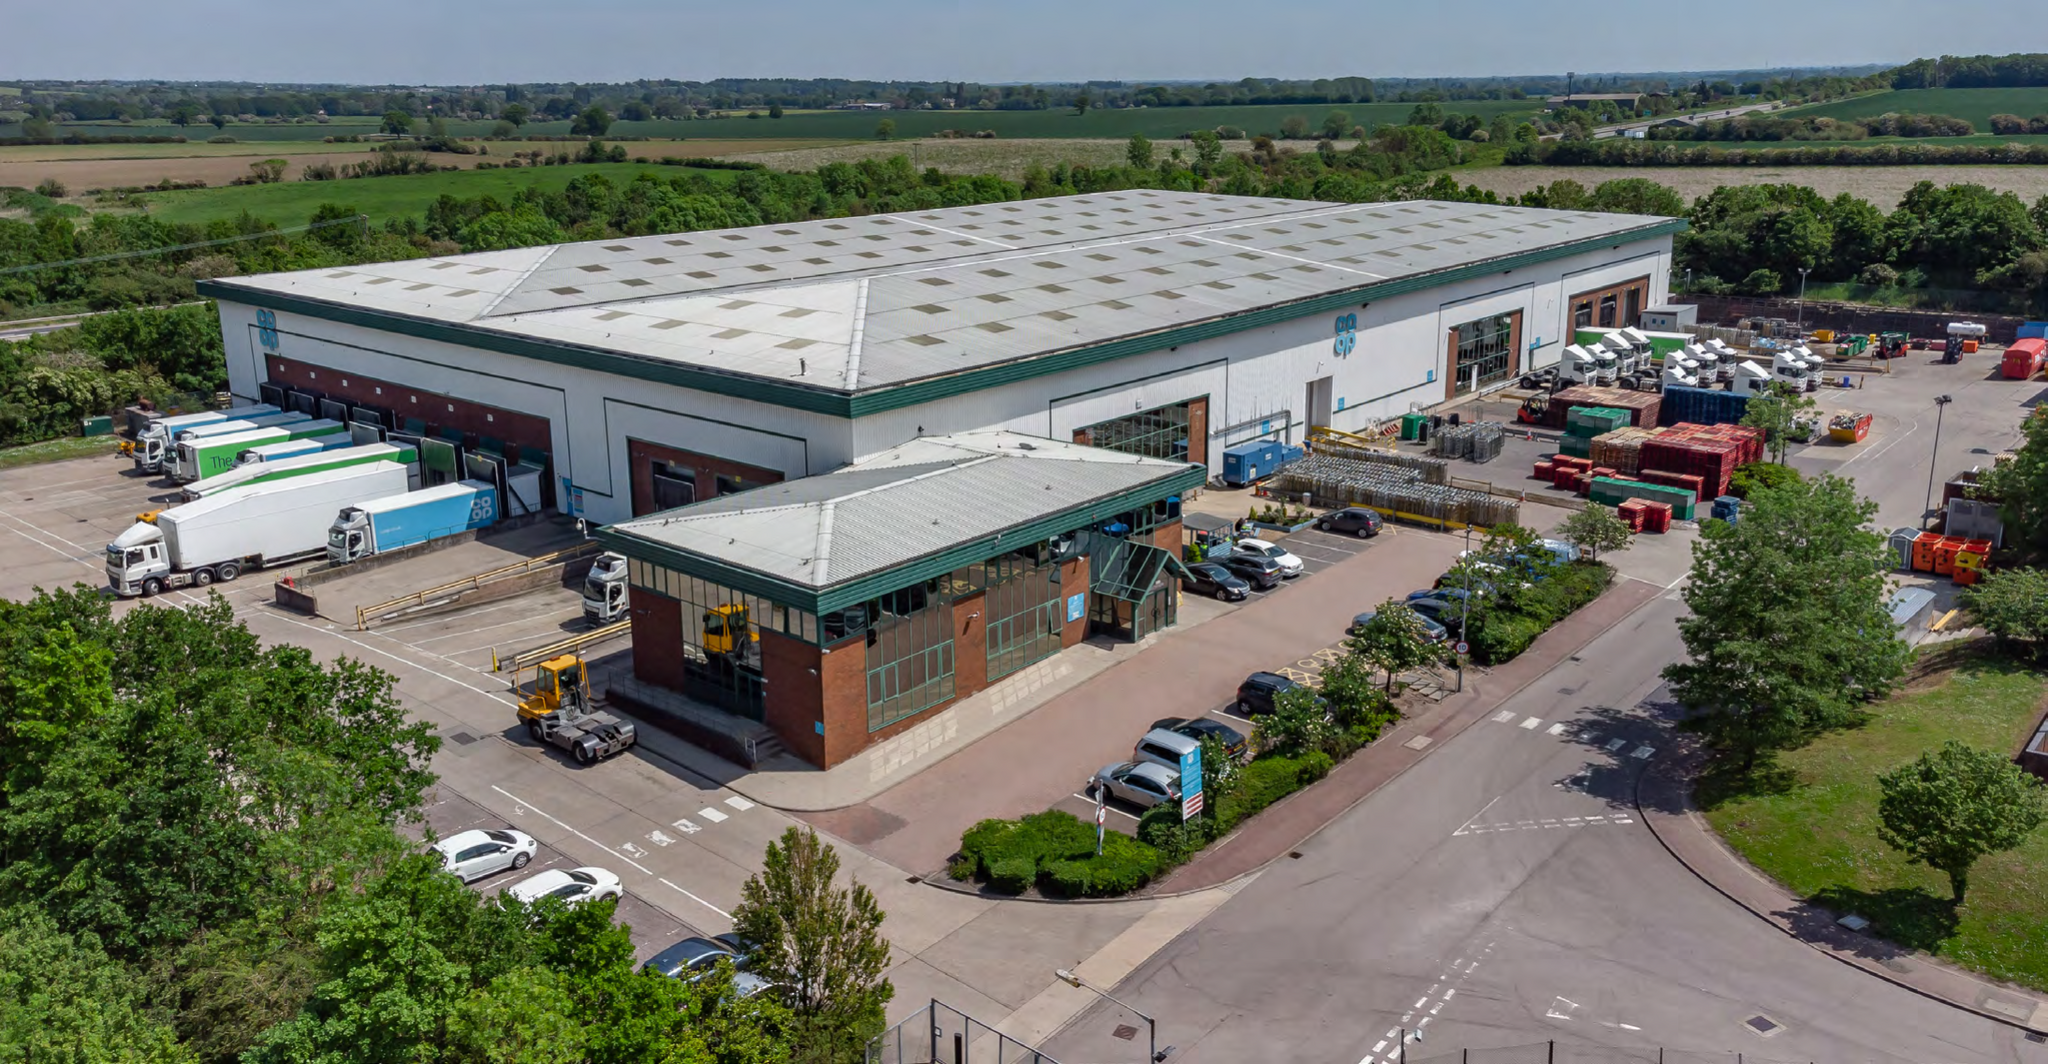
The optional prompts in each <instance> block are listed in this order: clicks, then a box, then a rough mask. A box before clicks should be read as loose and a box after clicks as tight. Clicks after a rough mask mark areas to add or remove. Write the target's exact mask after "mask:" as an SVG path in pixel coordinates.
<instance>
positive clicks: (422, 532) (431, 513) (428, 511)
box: [327, 480, 500, 565]
mask: <svg viewBox="0 0 2048 1064" xmlns="http://www.w3.org/2000/svg"><path fill="white" fill-rule="evenodd" d="M499 512H500V511H499V507H498V488H497V486H496V485H494V484H487V483H485V482H483V481H481V480H464V481H458V482H456V483H454V484H441V485H438V486H436V487H431V488H426V489H423V490H420V491H412V492H401V493H399V494H396V495H390V496H386V497H384V498H379V499H371V500H368V501H366V502H363V503H360V504H357V505H353V506H347V507H344V508H343V509H342V510H341V512H340V513H339V514H337V515H336V516H335V518H334V523H333V524H332V525H330V526H328V530H327V561H328V563H329V564H331V565H346V564H348V563H350V562H354V561H360V560H362V559H364V558H368V557H372V556H374V555H378V554H384V553H387V552H390V551H394V550H398V549H400V548H402V547H410V546H413V545H415V544H419V543H425V542H427V541H428V540H434V539H440V538H442V537H445V536H452V535H455V534H457V533H460V532H467V531H470V530H472V529H478V528H487V527H489V526H490V525H492V524H494V523H496V521H497V520H498V516H499Z"/></svg>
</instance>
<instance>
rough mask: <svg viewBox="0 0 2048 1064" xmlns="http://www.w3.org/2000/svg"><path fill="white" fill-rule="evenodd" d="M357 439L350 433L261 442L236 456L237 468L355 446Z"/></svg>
mask: <svg viewBox="0 0 2048 1064" xmlns="http://www.w3.org/2000/svg"><path fill="white" fill-rule="evenodd" d="M355 445H356V441H355V439H354V438H353V437H351V436H348V435H345V434H344V435H341V436H308V437H306V438H305V439H302V440H279V441H278V442H276V443H265V444H259V445H257V446H255V447H251V448H249V449H248V450H246V451H243V452H242V453H241V454H238V455H236V456H235V468H236V469H240V468H242V467H243V466H252V465H257V464H260V463H263V462H274V461H276V460H278V459H280V458H294V457H297V456H299V455H302V454H318V453H320V452H321V451H331V450H334V449H335V448H337V447H354V446H355Z"/></svg>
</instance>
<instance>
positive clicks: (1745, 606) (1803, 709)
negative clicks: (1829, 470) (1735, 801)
mask: <svg viewBox="0 0 2048 1064" xmlns="http://www.w3.org/2000/svg"><path fill="white" fill-rule="evenodd" d="M1876 514H1877V506H1876V504H1875V503H1872V502H1870V501H1869V500H1866V499H1863V498H1860V497H1858V496H1857V494H1856V489H1855V486H1854V485H1853V484H1851V483H1850V482H1849V481H1846V480H1842V479H1840V478H1838V477H1834V476H1822V477H1819V478H1816V479H1813V480H1807V481H1801V482H1798V483H1793V484H1787V485H1784V486H1782V487H1776V488H1764V489H1760V490H1758V491H1756V492H1754V493H1753V494H1752V495H1751V497H1750V499H1749V505H1748V506H1747V507H1746V508H1745V509H1744V511H1743V514H1742V520H1741V521H1740V522H1739V523H1737V524H1735V525H1732V526H1730V525H1722V524H1715V525H1712V526H1710V527H1709V529H1708V530H1707V532H1706V534H1705V535H1703V536H1702V538H1701V539H1700V541H1699V542H1697V543H1695V544H1694V545H1693V564H1692V575H1691V579H1690V580H1689V581H1688V582H1687V584H1686V587H1685V590H1684V592H1683V594H1684V597H1685V604H1686V606H1687V607H1688V608H1689V609H1690V611H1691V613H1690V615H1689V616H1687V617H1686V618H1684V619H1683V620H1681V621H1679V622H1678V630H1679V635H1680V636H1681V637H1682V638H1683V639H1684V640H1685V647H1686V651H1687V653H1688V660H1686V661H1683V662H1679V663H1677V664H1674V665H1671V666H1668V667H1666V668H1665V669H1664V678H1665V680H1666V681H1667V682H1669V683H1670V685H1671V692H1672V695H1673V697H1675V698H1676V699H1677V700H1678V701H1679V702H1680V703H1681V704H1683V705H1685V706H1686V707H1687V708H1688V709H1690V710H1692V711H1693V714H1694V715H1693V716H1692V717H1691V718H1690V719H1689V720H1688V722H1687V724H1688V726H1689V727H1691V728H1693V729H1694V730H1697V731H1698V732H1700V733H1701V734H1702V735H1703V736H1705V738H1706V739H1707V741H1708V743H1709V744H1710V745H1711V746H1713V747H1714V748H1715V750H1717V751H1718V752H1720V753H1722V754H1725V755H1728V756H1731V757H1733V758H1735V759H1737V761H1738V762H1739V764H1740V766H1741V767H1742V768H1743V769H1745V770H1748V769H1752V768H1754V767H1755V765H1756V764H1757V763H1758V761H1759V760H1760V759H1761V758H1763V757H1765V756H1767V755H1768V754H1769V753H1771V752H1772V751H1774V750H1776V749H1780V748H1782V747H1785V746H1788V745H1791V744H1793V743H1796V742H1798V741H1799V740H1800V739H1801V738H1802V737H1803V736H1806V735H1808V734H1811V733H1812V732H1814V731H1816V730H1818V729H1822V728H1828V727H1834V726H1838V725H1840V724H1842V723H1844V722H1846V721H1848V720H1849V719H1851V717H1852V716H1853V713H1854V707H1855V706H1856V705H1857V704H1858V703H1859V702H1861V701H1863V700H1865V699H1868V698H1874V697H1878V696H1881V695H1883V694H1884V693H1885V692H1887V691H1888V690H1889V689H1890V688H1891V686H1892V685H1893V684H1894V683H1896V682H1897V680H1898V678H1899V677H1900V676H1901V675H1902V674H1903V673H1904V671H1905V666H1906V660H1907V657H1908V653H1909V652H1908V649H1907V647H1906V645H1905V643H1904V642H1902V641H1900V639H1899V638H1898V635H1897V632H1896V631H1895V630H1894V628H1893V626H1892V622H1891V616H1890V614H1889V612H1888V611H1887V609H1886V601H1887V598H1888V596H1889V591H1890V588H1889V586H1888V584H1887V582H1886V580H1885V576H1884V574H1885V572H1886V571H1887V570H1888V569H1889V568H1890V565H1891V563H1890V562H1889V561H1888V560H1887V558H1888V555H1887V548H1886V546H1885V542H1884V537H1883V536H1881V535H1880V534H1878V533H1877V532H1875V531H1873V530H1872V529H1871V528H1870V522H1871V520H1872V519H1874V518H1875V517H1876Z"/></svg>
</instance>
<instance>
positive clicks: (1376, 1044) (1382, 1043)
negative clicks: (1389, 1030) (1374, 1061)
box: [1372, 1038, 1387, 1053]
mask: <svg viewBox="0 0 2048 1064" xmlns="http://www.w3.org/2000/svg"><path fill="white" fill-rule="evenodd" d="M1386 1046H1387V1040H1386V1039H1384V1038H1382V1039H1380V1040H1379V1041H1377V1042H1374V1043H1373V1044H1372V1051H1373V1052H1375V1053H1377V1052H1379V1051H1380V1050H1382V1049H1385V1048H1386Z"/></svg>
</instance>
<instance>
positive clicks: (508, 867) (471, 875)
mask: <svg viewBox="0 0 2048 1064" xmlns="http://www.w3.org/2000/svg"><path fill="white" fill-rule="evenodd" d="M1176 778H1178V777H1176ZM539 848H540V845H539V843H538V842H536V841H535V840H534V838H533V836H531V835H528V834H527V833H525V832H523V831H515V830H513V829H511V828H485V829H471V830H469V831H458V832H456V833H455V834H453V835H450V836H448V837H447V838H445V839H442V840H440V841H439V842H436V843H434V845H433V849H434V852H435V853H437V854H439V855H440V856H441V867H442V868H444V869H446V870H447V871H448V872H450V873H451V874H453V875H454V876H455V877H456V878H457V879H460V880H462V881H463V882H464V883H474V882H476V881H477V880H480V879H486V878H488V877H490V876H494V875H497V874H498V873H500V872H507V871H515V870H517V869H521V868H525V867H526V866H527V864H528V863H530V862H531V861H532V860H533V857H534V854H535V853H536V852H537V851H538V850H539ZM505 893H507V894H509V895H511V896H512V897H514V898H517V899H519V900H520V901H521V902H524V903H525V904H528V905H532V904H534V903H535V902H538V901H540V900H541V899H542V898H560V899H561V900H562V902H563V903H564V904H567V905H581V904H583V903H584V902H587V901H603V900H606V899H610V900H613V901H616V900H618V899H619V898H620V897H621V896H623V895H624V894H625V886H624V884H623V883H622V882H621V881H620V879H619V877H618V875H617V874H616V873H613V872H611V871H610V870H608V869H603V868H596V867H584V868H550V869H547V870H546V871H543V872H540V873H539V874H537V875H533V876H529V877H527V878H526V879H522V880H520V881H519V882H517V883H514V884H512V885H511V886H509V887H506V888H505ZM751 953H752V949H751V948H750V947H749V946H748V944H747V942H746V940H745V939H744V938H741V937H740V936H739V935H736V934H724V935H713V936H711V937H710V938H698V937H691V938H686V939H683V940H682V941H680V942H677V943H676V944H674V945H672V946H670V947H668V948H667V949H664V950H662V951H661V952H660V953H657V954H655V955H654V956H653V957H652V958H650V959H649V960H648V961H647V963H646V964H644V965H642V966H641V968H642V969H643V970H645V971H649V972H654V973H656V974H659V975H666V976H669V977H671V978H676V979H688V980H690V981H691V982H695V981H697V980H699V979H702V978H704V977H705V976H707V975H709V974H711V972H712V971H714V970H716V968H717V967H718V962H719V961H721V960H729V961H731V962H732V965H733V968H734V972H733V987H734V988H735V989H736V990H737V991H738V992H739V994H740V996H742V997H753V996H754V995H755V994H759V993H761V992H762V991H765V990H768V989H770V988H771V987H773V986H774V985H775V984H773V983H770V982H769V981H768V980H766V979H763V978H761V977H760V976H758V975H755V974H754V973H752V972H750V971H747V970H746V964H747V958H748V956H749V954H751Z"/></svg>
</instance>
